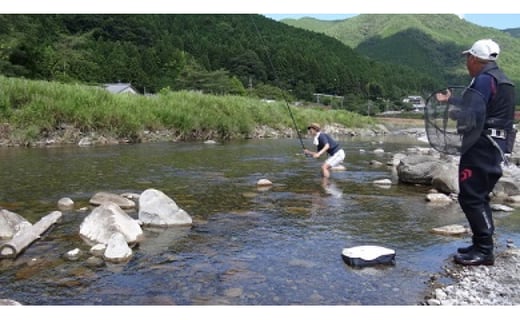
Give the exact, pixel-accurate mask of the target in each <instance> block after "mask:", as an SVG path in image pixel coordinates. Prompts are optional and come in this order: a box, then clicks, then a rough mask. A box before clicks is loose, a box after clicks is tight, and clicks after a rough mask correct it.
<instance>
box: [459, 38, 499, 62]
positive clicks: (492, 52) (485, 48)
mask: <svg viewBox="0 0 520 320" xmlns="http://www.w3.org/2000/svg"><path fill="white" fill-rule="evenodd" d="M468 53H469V54H471V55H472V56H475V57H477V58H480V59H482V60H489V61H495V60H496V59H497V58H498V55H499V54H500V47H499V46H498V44H497V43H496V42H495V41H493V40H491V39H482V40H478V41H477V42H475V43H474V44H473V46H472V47H471V48H470V49H468V50H466V51H463V52H462V54H468Z"/></svg>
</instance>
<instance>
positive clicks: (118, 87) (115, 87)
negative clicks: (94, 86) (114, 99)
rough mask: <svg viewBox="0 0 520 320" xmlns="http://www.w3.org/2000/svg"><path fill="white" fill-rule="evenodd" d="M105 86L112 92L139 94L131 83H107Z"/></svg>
mask: <svg viewBox="0 0 520 320" xmlns="http://www.w3.org/2000/svg"><path fill="white" fill-rule="evenodd" d="M103 88H104V89H105V90H108V91H109V92H111V93H128V94H138V92H137V90H136V89H135V88H134V87H132V85H131V84H130V83H106V84H104V85H103Z"/></svg>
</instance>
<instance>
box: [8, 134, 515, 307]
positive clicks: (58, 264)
mask: <svg viewBox="0 0 520 320" xmlns="http://www.w3.org/2000/svg"><path fill="white" fill-rule="evenodd" d="M385 139H388V140H387V141H383V143H384V150H385V154H383V155H378V156H377V157H378V160H380V161H381V162H384V161H385V159H382V158H384V157H388V159H386V160H389V159H390V157H391V156H392V154H391V153H392V152H395V151H403V150H406V149H407V147H408V146H409V144H410V141H390V140H389V139H390V138H388V137H385ZM344 142H345V143H344V144H343V145H345V146H347V148H345V149H346V150H345V151H346V152H347V158H346V163H345V165H346V166H347V167H348V170H346V171H339V172H334V174H333V177H331V178H330V179H329V180H328V181H326V183H324V181H322V180H321V176H320V175H319V172H317V171H316V162H315V161H314V159H307V158H304V157H302V156H301V153H299V145H298V143H297V141H294V140H290V139H288V140H264V141H244V142H239V143H228V144H217V145H206V144H203V143H191V144H190V143H159V144H141V145H122V146H104V147H92V148H77V147H60V148H50V149H22V148H20V149H0V165H1V166H2V168H1V169H2V170H0V190H1V191H0V206H2V207H4V208H8V209H9V210H11V211H13V212H16V213H18V214H21V215H23V216H24V217H25V218H26V219H28V220H29V221H31V222H35V221H37V220H38V219H40V218H41V217H42V216H43V215H45V214H47V213H48V212H50V211H53V210H56V202H57V201H58V199H60V198H62V197H70V198H71V199H73V200H74V201H75V202H76V209H75V210H73V211H71V212H67V213H66V214H64V217H63V221H61V222H60V223H59V224H57V225H56V226H55V227H53V228H52V230H49V232H48V233H45V234H44V235H43V237H42V238H41V239H39V240H38V241H36V242H34V243H33V244H32V245H31V246H30V247H28V248H27V249H26V250H25V251H24V252H23V254H22V255H20V256H19V257H18V258H17V259H16V260H14V261H12V260H0V283H1V285H0V299H4V298H10V299H15V300H17V301H19V302H21V303H23V304H32V305H134V304H135V305H151V304H168V305H170V304H177V305H290V304H297V305H356V304H357V305H414V304H417V303H418V302H419V301H421V300H422V298H423V296H424V291H425V289H426V284H425V282H426V280H427V279H429V276H430V274H431V273H433V272H439V271H441V270H442V266H443V265H444V264H446V263H448V261H451V260H450V259H449V257H450V255H451V254H453V252H454V250H455V248H456V247H457V246H459V245H462V244H464V243H465V242H466V241H467V240H468V239H467V238H450V237H445V236H439V235H434V234H431V233H430V232H429V230H430V229H431V228H433V227H438V226H443V225H448V224H452V223H462V224H463V223H465V221H466V220H465V218H464V215H463V214H462V212H461V211H460V209H459V208H458V205H457V204H454V205H450V206H448V207H443V208H436V207H431V206H428V205H427V203H426V202H425V200H424V193H425V192H426V190H427V187H424V188H423V187H420V186H408V185H401V184H393V185H392V186H391V187H390V188H389V189H381V188H379V187H378V186H375V185H374V184H373V183H372V182H373V181H374V180H378V179H384V178H388V179H392V172H391V170H390V169H389V168H386V167H384V166H383V167H378V168H375V167H372V166H370V165H369V162H370V160H372V158H373V157H374V154H373V152H371V150H373V149H374V147H373V144H372V143H371V141H370V140H366V141H365V140H355V139H351V140H349V141H344ZM412 143H415V142H412ZM380 146H381V145H380V144H378V147H380ZM360 149H363V150H366V152H360V151H359V150H360ZM260 179H269V180H270V181H272V182H273V185H272V186H271V187H270V188H268V189H259V188H257V186H256V182H257V181H258V180H260ZM147 188H156V189H159V190H161V191H163V192H164V193H165V194H167V195H168V196H170V197H171V198H172V199H174V200H175V202H176V203H177V204H178V205H179V206H180V207H181V208H183V209H184V210H186V212H188V213H189V214H190V215H191V216H192V218H193V226H192V227H190V228H165V229H146V228H145V230H144V231H145V235H146V240H145V241H144V242H143V243H141V244H140V245H139V246H137V247H136V248H134V256H133V257H132V259H131V260H130V261H129V262H127V263H125V264H118V265H114V264H106V265H102V266H93V265H89V264H88V263H87V259H88V257H89V256H90V255H89V254H88V250H89V249H90V248H89V247H88V246H87V245H86V244H85V243H84V242H83V241H82V240H81V239H80V237H79V235H78V231H79V225H80V224H81V222H82V221H83V219H84V218H85V216H86V215H87V214H88V213H89V212H90V210H91V209H92V208H91V207H89V204H88V200H89V198H90V197H91V196H92V195H93V194H94V193H96V192H99V191H108V192H114V193H123V192H132V193H141V192H142V191H144V190H145V189H147ZM82 207H87V208H88V209H87V210H86V211H82V210H80V208H82ZM129 215H130V216H132V217H133V218H137V213H136V212H135V211H130V212H129ZM515 217H516V215H514V214H512V215H509V216H504V217H497V221H496V225H497V236H498V237H499V239H498V243H499V244H500V243H503V242H504V241H505V240H504V239H509V238H510V239H513V240H515V239H517V238H518V235H517V234H516V232H517V231H515V230H518V226H519V225H520V221H518V219H517V218H516V219H515ZM358 245H380V246H385V247H390V248H393V249H395V250H396V265H395V266H393V267H391V268H367V269H362V270H355V269H352V268H351V267H349V266H348V265H346V264H345V263H344V262H343V260H342V258H341V251H342V250H343V248H345V247H353V246H358ZM74 248H79V249H81V250H82V252H83V255H82V256H81V258H80V259H79V260H78V261H74V262H71V261H65V260H64V259H62V255H63V254H64V253H65V252H67V251H69V250H72V249H74Z"/></svg>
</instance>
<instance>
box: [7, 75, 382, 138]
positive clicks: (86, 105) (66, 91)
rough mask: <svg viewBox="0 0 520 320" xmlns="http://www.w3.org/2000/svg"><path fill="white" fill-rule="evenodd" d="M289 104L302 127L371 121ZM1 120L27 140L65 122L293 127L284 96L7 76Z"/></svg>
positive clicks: (120, 133)
mask: <svg viewBox="0 0 520 320" xmlns="http://www.w3.org/2000/svg"><path fill="white" fill-rule="evenodd" d="M290 108H291V111H292V114H293V116H294V118H295V121H296V123H297V126H298V129H299V130H302V129H304V128H305V127H306V125H307V124H308V123H309V122H319V123H321V124H326V123H337V124H341V125H344V126H347V127H362V126H366V125H370V124H372V121H371V119H370V118H366V117H363V116H360V115H358V114H355V113H351V112H347V111H342V110H323V109H313V108H299V107H295V106H291V107H290ZM0 122H1V123H4V124H5V123H7V124H9V126H10V128H11V129H12V130H13V132H17V133H18V134H19V135H21V136H22V137H21V138H20V139H25V140H29V141H30V140H34V139H36V138H38V136H39V135H40V134H41V133H42V132H52V131H56V130H59V128H61V127H62V126H63V125H68V126H73V127H75V128H78V129H80V130H81V131H82V132H84V133H88V132H101V133H107V134H110V135H113V136H114V137H117V138H132V137H137V136H139V135H140V134H142V132H143V131H145V130H173V131H175V133H176V134H177V135H178V136H179V137H181V138H182V139H185V140H191V139H208V138H217V139H234V138H240V137H245V136H248V135H249V134H251V133H252V132H253V131H254V129H255V127H256V126H260V125H266V126H269V127H272V128H275V129H284V128H287V127H290V128H293V127H294V124H293V123H292V119H291V117H290V114H289V110H287V105H286V104H285V102H277V103H267V102H263V101H261V100H258V99H253V98H247V97H239V96H214V95H206V94H201V93H197V92H187V91H180V92H172V91H166V92H164V93H161V94H158V95H155V96H141V95H124V94H123V95H116V94H112V93H109V92H108V91H106V90H104V89H102V88H97V87H92V86H85V85H73V84H61V83H57V82H46V81H31V80H25V79H18V78H6V77H3V76H0Z"/></svg>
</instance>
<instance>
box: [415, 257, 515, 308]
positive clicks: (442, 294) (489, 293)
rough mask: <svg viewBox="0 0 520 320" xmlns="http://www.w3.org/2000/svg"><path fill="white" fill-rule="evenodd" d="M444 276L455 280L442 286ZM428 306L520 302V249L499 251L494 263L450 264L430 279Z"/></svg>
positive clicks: (513, 303) (492, 304) (509, 303)
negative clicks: (475, 264) (484, 264)
mask: <svg viewBox="0 0 520 320" xmlns="http://www.w3.org/2000/svg"><path fill="white" fill-rule="evenodd" d="M442 278H448V279H451V280H452V281H453V283H452V284H449V285H443V284H441V283H440V282H439V280H441V279H442ZM431 280H432V281H431V282H430V287H431V290H432V291H431V294H430V295H428V296H426V297H425V301H424V304H425V305H436V306H437V305H443V306H474V305H480V306H499V305H501V306H512V305H519V304H520V249H518V248H507V249H506V250H504V251H502V252H498V253H497V254H496V260H495V264H494V265H493V266H472V267H463V266H459V265H456V264H454V263H451V264H449V265H447V266H445V267H444V272H442V273H439V274H438V275H435V276H433V277H432V279H431Z"/></svg>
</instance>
